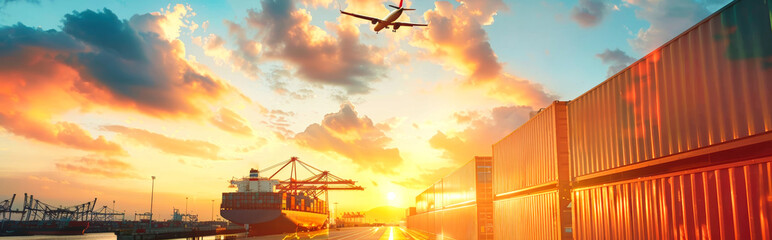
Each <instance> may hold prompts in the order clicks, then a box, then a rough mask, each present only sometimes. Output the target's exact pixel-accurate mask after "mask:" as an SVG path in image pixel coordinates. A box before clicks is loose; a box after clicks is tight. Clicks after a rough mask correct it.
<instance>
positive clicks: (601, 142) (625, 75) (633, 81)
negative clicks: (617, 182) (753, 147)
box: [568, 0, 772, 177]
mask: <svg viewBox="0 0 772 240" xmlns="http://www.w3.org/2000/svg"><path fill="white" fill-rule="evenodd" d="M770 6H772V3H770V2H769V1H764V0H741V1H734V2H732V3H730V4H729V5H728V6H726V7H725V8H723V9H722V10H720V11H718V12H717V13H716V14H713V15H711V16H710V17H708V18H707V19H705V20H704V21H702V22H700V23H699V24H697V25H696V26H694V27H692V28H691V29H689V30H687V31H686V32H684V33H683V34H681V35H680V36H678V37H676V38H675V39H673V40H671V41H670V42H668V43H666V44H665V45H663V46H662V47H660V48H659V49H656V50H655V51H653V52H652V53H650V54H648V55H647V56H646V57H644V58H643V59H641V60H639V61H637V62H635V63H633V64H632V65H631V66H629V67H628V68H626V69H624V70H623V71H621V72H619V73H617V74H616V75H614V76H613V77H611V78H610V79H608V80H606V81H605V82H603V83H601V84H600V85H598V86H597V87H595V88H593V89H592V90H590V91H588V92H587V93H585V94H583V95H582V96H579V97H578V98H576V99H574V100H573V101H571V102H569V103H568V119H569V124H570V127H569V137H570V145H571V146H570V149H571V165H572V166H571V169H572V177H579V176H585V175H588V174H593V173H597V172H601V171H605V170H609V169H614V168H619V167H624V166H629V165H633V164H636V163H641V162H646V161H650V160H652V159H657V158H662V157H665V156H669V155H674V154H678V153H684V152H687V151H691V150H695V149H700V148H705V147H708V146H712V145H717V144H720V143H726V142H730V141H735V140H743V139H744V140H746V141H747V142H748V143H750V142H752V141H751V140H749V137H751V136H760V135H762V134H765V133H769V132H770V131H772V81H770V80H771V79H772V67H770V66H772V63H770V57H772V44H770V43H772V31H770V29H772V28H771V27H770V25H771V24H772V23H770V22H771V21H770ZM766 138H767V139H768V138H769V134H766ZM735 144H739V145H741V144H743V142H739V143H735ZM635 167H636V166H630V168H635ZM606 173H611V172H606Z"/></svg>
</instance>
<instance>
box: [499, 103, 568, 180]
mask: <svg viewBox="0 0 772 240" xmlns="http://www.w3.org/2000/svg"><path fill="white" fill-rule="evenodd" d="M565 121H566V103H565V102H557V101H556V102H554V103H553V104H552V105H550V106H549V107H547V108H545V109H544V110H542V111H541V112H540V113H539V114H537V115H536V116H534V117H532V118H531V119H530V120H528V122H526V123H525V124H523V125H522V126H520V127H519V128H517V129H516V130H515V131H513V132H512V133H511V134H509V135H508V136H506V137H504V138H503V139H501V140H500V141H499V142H498V143H496V144H493V165H494V166H496V167H495V168H494V169H493V171H494V173H493V193H494V194H496V195H499V194H504V193H508V192H512V191H516V190H521V189H525V188H528V187H534V186H538V185H544V184H550V183H557V182H558V178H559V174H558V165H559V163H562V165H563V166H564V168H565V170H566V171H565V176H563V177H564V178H566V180H567V178H568V145H567V144H565V141H566V140H567V129H566V127H567V125H566V122H565ZM558 136H560V137H561V140H563V143H564V144H558ZM559 147H560V149H559ZM559 152H560V153H561V154H559Z"/></svg>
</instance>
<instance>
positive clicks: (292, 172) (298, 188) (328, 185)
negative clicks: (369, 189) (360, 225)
mask: <svg viewBox="0 0 772 240" xmlns="http://www.w3.org/2000/svg"><path fill="white" fill-rule="evenodd" d="M279 166H281V168H279V170H277V171H276V172H275V173H273V174H272V175H271V176H270V177H269V178H268V179H274V177H276V176H277V175H278V174H279V173H281V172H282V171H284V170H288V171H289V179H286V180H279V185H276V189H277V190H279V191H283V192H287V193H291V194H298V193H306V194H307V195H308V196H312V197H316V198H318V197H320V196H321V195H322V194H324V201H325V202H326V203H327V207H328V208H329V206H330V205H329V195H328V193H327V192H328V191H330V190H358V191H363V190H365V189H364V188H363V187H362V186H358V185H356V181H354V180H351V179H343V178H340V177H338V176H335V175H333V174H332V173H330V172H329V171H322V170H319V169H318V168H315V167H313V166H311V165H308V164H307V163H305V162H303V161H300V159H298V157H291V158H290V159H289V160H287V161H284V162H280V163H278V164H276V165H273V166H270V167H268V168H265V169H262V170H260V172H267V171H270V170H272V169H274V168H277V167H279ZM298 166H300V167H302V168H303V169H305V170H306V171H308V172H309V173H310V174H311V175H312V176H311V177H308V178H305V179H299V178H298V168H299V167H298ZM327 212H328V215H327V218H328V222H329V217H330V215H329V212H330V211H329V209H328V211H327Z"/></svg>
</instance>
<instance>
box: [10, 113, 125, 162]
mask: <svg viewBox="0 0 772 240" xmlns="http://www.w3.org/2000/svg"><path fill="white" fill-rule="evenodd" d="M0 126H2V127H3V128H5V129H6V130H8V131H9V132H12V133H14V134H16V135H18V136H22V137H25V138H29V139H34V140H37V141H40V142H44V143H49V144H53V145H59V146H65V147H70V148H74V149H80V150H84V151H90V152H99V153H104V154H108V155H125V154H126V151H124V150H123V148H122V147H121V146H120V145H118V144H117V143H114V142H111V141H108V140H107V139H105V138H104V137H103V136H99V137H96V138H93V137H91V134H89V133H88V132H86V130H83V129H82V128H81V127H80V126H78V125H77V124H74V123H70V122H57V123H54V124H49V123H47V122H42V121H37V120H34V119H29V118H27V117H26V116H24V115H22V114H14V113H11V114H6V113H1V112H0Z"/></svg>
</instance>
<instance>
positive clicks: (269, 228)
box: [220, 169, 328, 236]
mask: <svg viewBox="0 0 772 240" xmlns="http://www.w3.org/2000/svg"><path fill="white" fill-rule="evenodd" d="M230 184H231V187H232V188H236V189H237V190H236V192H224V193H223V194H222V204H221V205H220V215H221V216H222V217H223V218H225V219H227V220H229V221H231V222H233V223H236V224H240V225H244V227H245V228H247V230H248V232H249V233H248V234H249V236H259V235H268V234H280V233H291V232H297V231H304V230H316V229H321V228H324V227H326V225H327V224H326V222H327V219H328V207H327V203H326V202H325V201H323V200H321V199H319V198H317V197H312V196H309V195H307V194H306V193H304V192H298V191H285V190H281V189H277V186H278V185H280V184H281V183H280V182H279V181H278V180H275V179H269V178H266V177H260V172H259V171H258V170H256V169H251V170H250V171H249V176H248V177H244V178H241V179H238V180H237V179H234V180H231V182H230Z"/></svg>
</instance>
